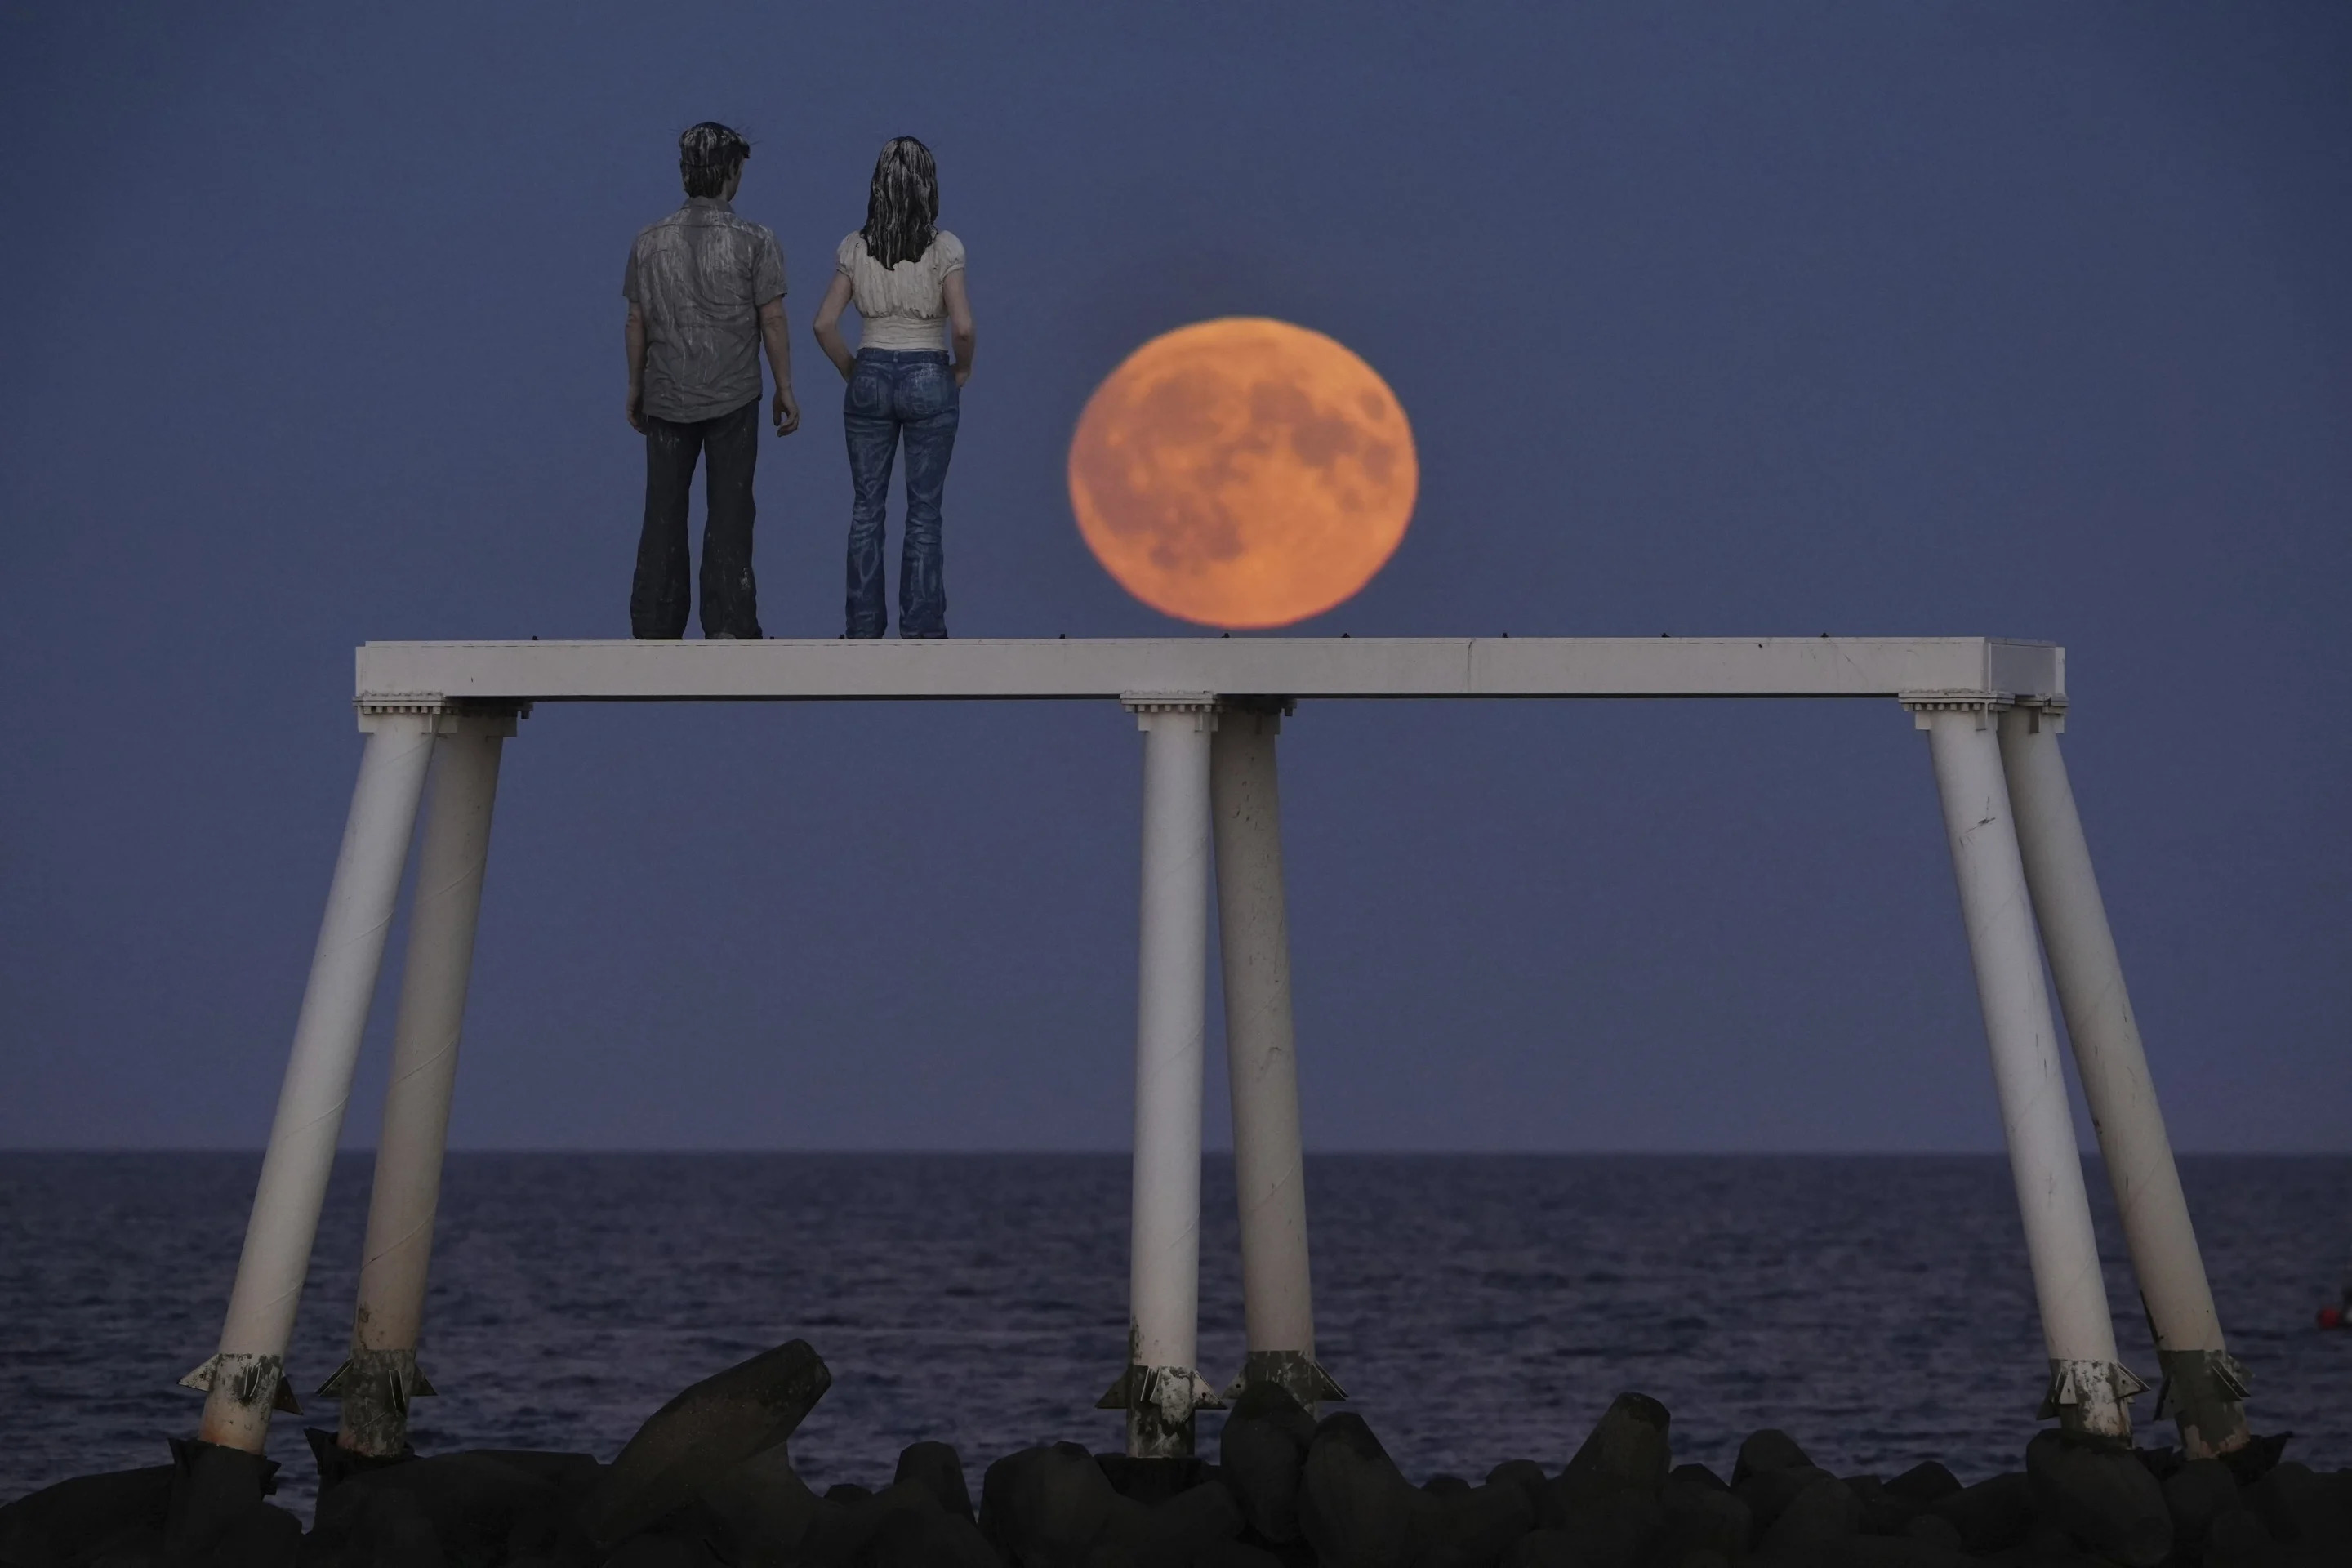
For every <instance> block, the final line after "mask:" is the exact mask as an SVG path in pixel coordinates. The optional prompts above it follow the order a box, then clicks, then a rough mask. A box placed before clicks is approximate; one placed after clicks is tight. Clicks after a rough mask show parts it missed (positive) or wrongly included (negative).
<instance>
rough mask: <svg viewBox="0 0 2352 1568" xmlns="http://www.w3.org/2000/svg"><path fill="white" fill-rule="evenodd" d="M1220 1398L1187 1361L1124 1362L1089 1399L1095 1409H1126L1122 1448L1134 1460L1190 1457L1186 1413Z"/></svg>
mask: <svg viewBox="0 0 2352 1568" xmlns="http://www.w3.org/2000/svg"><path fill="white" fill-rule="evenodd" d="M1224 1407H1225V1402H1224V1401H1223V1399H1221V1398H1219V1397H1218V1396H1217V1391H1216V1390H1215V1389H1213V1388H1212V1387H1210V1386H1209V1382H1208V1379H1206V1378H1204V1377H1202V1375H1201V1374H1200V1373H1197V1372H1194V1371H1193V1370H1192V1368H1191V1367H1189V1366H1137V1365H1133V1364H1129V1367H1128V1369H1127V1370H1126V1371H1125V1372H1122V1373H1119V1374H1118V1381H1117V1382H1116V1383H1113V1384H1111V1385H1110V1392H1109V1393H1108V1394H1104V1395H1103V1396H1102V1397H1101V1398H1100V1399H1097V1400H1096V1401H1095V1408H1096V1409H1097V1410H1124V1411H1126V1412H1127V1452H1128V1456H1129V1458H1137V1459H1188V1458H1192V1413H1193V1412H1194V1411H1196V1410H1222V1409H1223V1408H1224Z"/></svg>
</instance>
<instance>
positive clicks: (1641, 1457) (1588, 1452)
mask: <svg viewBox="0 0 2352 1568" xmlns="http://www.w3.org/2000/svg"><path fill="white" fill-rule="evenodd" d="M1671 1419H1672V1418H1671V1417H1670V1416H1669V1415H1667V1414H1666V1407H1665V1406H1664V1405H1661V1404H1659V1403H1658V1402H1657V1401H1656V1400H1654V1399H1653V1398H1651V1397H1650V1396H1649V1395H1648V1394H1619V1395H1618V1396H1617V1397H1616V1398H1615V1399H1613V1400H1612V1401H1610V1404H1609V1408H1608V1409H1607V1410H1605V1411H1603V1412H1601V1419H1600V1421H1599V1422H1597V1423H1596V1424H1595V1425H1594V1426H1593V1428H1592V1432H1591V1436H1587V1437H1586V1438H1585V1439H1584V1444H1583V1447H1580V1448H1578V1449H1577V1450H1576V1454H1575V1457H1574V1458H1570V1460H1569V1461H1568V1467H1567V1468H1565V1469H1563V1470H1561V1471H1560V1474H1559V1483H1560V1484H1561V1485H1563V1486H1566V1487H1568V1488H1569V1489H1575V1488H1576V1487H1578V1486H1579V1485H1581V1484H1584V1483H1585V1482H1587V1481H1605V1482H1607V1483H1608V1484H1609V1486H1610V1487H1611V1488H1612V1489H1614V1488H1618V1487H1633V1488H1635V1489H1640V1490H1644V1491H1647V1492H1650V1493H1653V1494H1654V1493H1655V1492H1656V1491H1657V1489H1659V1488H1660V1487H1662V1486H1664V1484H1665V1480H1666V1471H1667V1470H1668V1469H1669V1468H1672V1467H1673V1465H1674V1455H1673V1452H1672V1450H1671V1449H1670V1447H1668V1445H1667V1441H1666V1428H1667V1426H1668V1424H1669V1422H1670V1420H1671Z"/></svg>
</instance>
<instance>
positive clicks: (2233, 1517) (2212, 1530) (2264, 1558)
mask: <svg viewBox="0 0 2352 1568" xmlns="http://www.w3.org/2000/svg"><path fill="white" fill-rule="evenodd" d="M2273 1550H2274V1548H2273V1545H2272V1542H2271V1535H2270V1531H2268V1530H2266V1529H2264V1528H2263V1520H2262V1516H2261V1515H2260V1514H2258V1513H2256V1512H2255V1511H2254V1510H2252V1509H2250V1508H2239V1509H2231V1510H2229V1511H2228V1512H2226V1513H2218V1514H2215V1515H2214V1516H2213V1522H2212V1524H2211V1525H2210V1527H2209V1528H2208V1529H2207V1531H2206V1532H2205V1568H2269V1565H2270V1563H2271V1558H2272V1552H2273Z"/></svg>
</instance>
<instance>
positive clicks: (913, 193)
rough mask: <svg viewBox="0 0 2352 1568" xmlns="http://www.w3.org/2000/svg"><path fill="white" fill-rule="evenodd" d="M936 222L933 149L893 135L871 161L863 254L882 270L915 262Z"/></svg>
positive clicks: (936, 178) (937, 175) (937, 181)
mask: <svg viewBox="0 0 2352 1568" xmlns="http://www.w3.org/2000/svg"><path fill="white" fill-rule="evenodd" d="M939 221H940V171H939V165H937V164H936V163H932V162H931V150H930V149H929V147H926V146H924V145H923V144H922V143H921V142H918V141H916V140H915V139H914V138H913V137H911V136H894V137H892V138H891V139H890V140H889V141H888V142H886V143H885V144H884V145H883V148H882V156H880V157H879V158H877V159H876V160H875V161H874V184H873V188H872V189H871V190H870V191H868V192H867V194H866V226H865V227H864V228H863V229H861V230H859V231H858V232H859V233H861V234H863V235H864V236H865V237H866V255H868V256H870V257H872V258H874V259H875V260H877V261H878V262H880V263H881V264H882V265H883V266H885V267H896V266H898V263H900V262H901V261H919V260H920V259H922V255H923V252H925V251H927V250H929V249H930V247H931V238H932V237H933V235H934V234H935V233H936V232H937V229H938V225H939Z"/></svg>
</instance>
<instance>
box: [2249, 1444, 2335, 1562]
mask: <svg viewBox="0 0 2352 1568" xmlns="http://www.w3.org/2000/svg"><path fill="white" fill-rule="evenodd" d="M2347 1487H2352V1476H2345V1475H2333V1476H2323V1475H2318V1474H2316V1473H2315V1472H2314V1471H2313V1470H2312V1469H2311V1468H2310V1467H2309V1466H2307V1465H2304V1464H2299V1463H2297V1462H2296V1461H2295V1460H2293V1459H2288V1460H2285V1461H2284V1462H2282V1463H2280V1464H2278V1465H2276V1466H2273V1468H2271V1469H2270V1471H2269V1472H2268V1473H2266V1474H2265V1475H2264V1476H2263V1478H2262V1479H2260V1480H2258V1481H2256V1482H2255V1483H2254V1484H2253V1485H2252V1486H2251V1487H2248V1488H2247V1489H2246V1490H2245V1500H2246V1502H2247V1505H2248V1506H2249V1507H2251V1508H2252V1510H2254V1511H2255V1512H2256V1513H2258V1514H2260V1515H2261V1516H2262V1521H2263V1528H2264V1529H2266V1530H2268V1531H2270V1535H2271V1539H2272V1540H2273V1541H2280V1542H2289V1543H2291V1544H2293V1545H2295V1546H2297V1547H2301V1548H2303V1549H2305V1551H2306V1552H2307V1551H2309V1550H2312V1549H2315V1548H2316V1549H2323V1550H2327V1551H2330V1552H2341V1553H2342V1555H2343V1558H2344V1560H2346V1561H2352V1495H2347Z"/></svg>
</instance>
